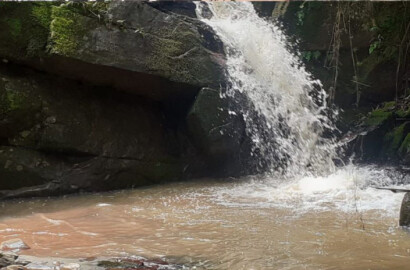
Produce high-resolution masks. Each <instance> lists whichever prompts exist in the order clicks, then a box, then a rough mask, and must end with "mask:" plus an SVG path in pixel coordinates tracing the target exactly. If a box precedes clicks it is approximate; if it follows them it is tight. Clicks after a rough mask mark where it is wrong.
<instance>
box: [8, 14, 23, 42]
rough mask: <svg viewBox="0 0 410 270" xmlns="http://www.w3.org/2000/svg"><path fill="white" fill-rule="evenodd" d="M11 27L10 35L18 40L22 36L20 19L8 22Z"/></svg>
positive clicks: (12, 19)
mask: <svg viewBox="0 0 410 270" xmlns="http://www.w3.org/2000/svg"><path fill="white" fill-rule="evenodd" d="M6 23H7V24H8V26H9V29H10V33H11V35H12V36H13V37H14V38H17V37H18V36H19V35H20V34H21V29H22V23H21V20H20V19H19V18H11V19H9V20H7V21H6Z"/></svg>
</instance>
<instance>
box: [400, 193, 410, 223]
mask: <svg viewBox="0 0 410 270" xmlns="http://www.w3.org/2000/svg"><path fill="white" fill-rule="evenodd" d="M399 224H400V226H406V227H410V192H407V193H406V194H405V195H404V198H403V202H402V204H401V208H400V221H399Z"/></svg>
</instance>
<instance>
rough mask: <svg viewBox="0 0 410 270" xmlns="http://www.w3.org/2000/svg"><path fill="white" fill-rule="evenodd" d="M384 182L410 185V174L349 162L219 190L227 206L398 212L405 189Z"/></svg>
mask: <svg viewBox="0 0 410 270" xmlns="http://www.w3.org/2000/svg"><path fill="white" fill-rule="evenodd" d="M403 183H407V185H406V184H404V185H403ZM380 186H390V187H392V186H400V187H402V188H403V187H407V188H410V176H408V175H406V174H400V173H397V172H395V171H394V169H389V168H386V169H381V168H376V167H374V166H363V167H356V166H354V165H348V166H346V167H343V168H340V169H338V170H337V171H336V172H334V173H332V174H330V175H328V176H323V177H312V176H306V177H300V178H295V179H286V180H284V179H281V180H278V179H275V178H272V177H264V178H263V179H254V180H248V181H246V182H244V183H239V184H237V185H236V186H235V188H229V189H222V190H221V189H220V190H217V191H216V194H218V195H217V197H218V199H217V201H218V202H219V203H220V204H222V205H225V206H232V207H262V208H265V207H268V208H270V207H275V208H285V209H289V210H291V211H293V212H294V214H295V215H299V214H304V213H307V212H311V211H313V212H315V211H340V212H343V213H355V212H357V213H360V212H364V211H371V210H374V211H378V212H379V214H380V215H388V216H397V215H398V212H399V210H400V204H401V200H402V198H403V193H392V192H391V191H388V190H379V189H376V187H380Z"/></svg>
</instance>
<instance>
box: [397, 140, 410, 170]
mask: <svg viewBox="0 0 410 270" xmlns="http://www.w3.org/2000/svg"><path fill="white" fill-rule="evenodd" d="M398 155H399V156H400V158H401V159H402V162H403V163H405V164H407V165H410V133H407V135H406V137H405V138H404V140H403V142H402V143H401V145H400V148H399V150H398Z"/></svg>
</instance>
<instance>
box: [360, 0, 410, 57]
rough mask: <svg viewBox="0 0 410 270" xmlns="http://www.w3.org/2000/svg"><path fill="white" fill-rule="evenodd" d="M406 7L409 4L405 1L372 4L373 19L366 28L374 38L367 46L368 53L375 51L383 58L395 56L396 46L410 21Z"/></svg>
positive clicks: (399, 43)
mask: <svg viewBox="0 0 410 270" xmlns="http://www.w3.org/2000/svg"><path fill="white" fill-rule="evenodd" d="M408 9H410V5H409V4H408V3H405V2H403V4H402V5H398V4H393V3H383V4H374V11H373V19H372V23H371V24H370V25H369V26H368V27H369V28H368V29H369V31H370V32H372V33H374V35H375V36H376V38H375V39H374V40H373V42H372V43H371V44H370V46H369V54H372V53H375V52H377V53H378V54H379V55H382V56H383V57H385V58H392V59H396V58H397V53H398V48H399V47H400V45H401V41H402V39H403V37H404V34H405V29H406V26H407V24H408V23H409V22H410V12H408V11H407V12H406V10H408Z"/></svg>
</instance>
